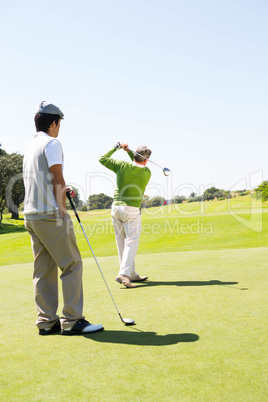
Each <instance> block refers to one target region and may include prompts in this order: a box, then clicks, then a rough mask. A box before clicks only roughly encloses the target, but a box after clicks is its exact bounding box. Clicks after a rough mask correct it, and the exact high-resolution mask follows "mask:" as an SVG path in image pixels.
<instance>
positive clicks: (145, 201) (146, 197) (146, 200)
mask: <svg viewBox="0 0 268 402" xmlns="http://www.w3.org/2000/svg"><path fill="white" fill-rule="evenodd" d="M149 201H150V197H149V195H144V196H143V199H142V202H141V207H142V208H148V203H149Z"/></svg>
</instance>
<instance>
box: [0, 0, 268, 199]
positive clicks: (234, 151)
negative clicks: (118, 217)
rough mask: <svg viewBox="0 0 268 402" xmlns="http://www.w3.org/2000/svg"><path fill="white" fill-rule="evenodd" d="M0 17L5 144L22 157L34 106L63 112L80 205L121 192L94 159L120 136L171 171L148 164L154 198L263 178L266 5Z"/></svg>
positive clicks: (108, 7) (131, 1)
mask: <svg viewBox="0 0 268 402" xmlns="http://www.w3.org/2000/svg"><path fill="white" fill-rule="evenodd" d="M0 17H1V23H0V54H1V64H0V71H1V74H0V88H1V89H0V123H1V131H0V143H2V147H3V149H5V150H6V151H8V152H10V153H11V152H19V153H21V154H24V152H25V149H26V146H27V144H28V143H29V142H30V141H31V139H32V137H33V135H34V132H35V127H34V123H33V117H34V113H35V107H36V104H37V103H38V102H40V101H42V100H47V101H51V102H53V103H55V104H56V105H58V106H59V107H60V108H61V109H62V111H63V112H64V114H65V119H64V121H63V122H62V124H61V131H60V136H59V139H60V141H61V142H62V145H63V149H64V156H65V168H64V169H65V170H64V172H65V179H66V182H68V183H72V184H73V185H75V186H77V187H79V190H80V194H81V198H82V199H86V198H87V197H88V196H89V195H90V194H94V193H100V192H103V193H106V194H108V195H112V194H113V188H114V175H113V173H112V172H111V173H110V172H109V171H108V170H107V169H105V168H104V167H103V166H101V165H100V164H99V162H98V159H99V157H100V156H101V155H102V154H103V153H104V152H106V151H108V150H109V149H110V148H111V147H112V146H113V145H114V144H115V143H116V142H117V141H118V140H119V141H123V142H127V143H128V144H129V146H130V148H134V149H136V147H137V146H138V145H141V144H145V145H147V146H149V147H150V148H151V149H152V150H153V153H152V157H151V158H152V160H153V161H155V162H156V163H158V164H160V165H162V166H165V167H169V168H170V169H171V170H172V175H171V176H170V177H168V178H166V177H165V176H164V175H163V174H162V172H161V170H160V169H159V168H157V167H156V166H154V165H152V164H150V167H151V171H152V179H151V185H150V186H149V187H148V190H147V191H146V194H148V195H150V196H153V195H161V196H163V197H164V198H169V197H171V196H175V195H181V194H184V195H189V194H190V192H192V191H194V192H196V193H202V192H203V190H204V189H205V188H207V187H210V186H212V185H214V186H215V187H218V188H224V189H226V190H227V189H243V188H250V187H252V186H254V185H255V184H259V183H258V182H261V181H262V179H267V173H268V171H267V156H266V155H267V134H268V121H267V115H268V114H267V111H268V97H267V95H268V23H267V18H268V1H267V0H254V1H252V0H222V1H220V0H218V1H215V0H202V1H200V0H187V1H186V0H79V1H76V2H75V1H69V0H47V1H45V2H37V1H36V0H35V1H32V0H24V1H21V0H12V1H11V2H6V1H4V0H1V1H0ZM115 157H116V158H122V159H125V157H126V155H125V153H124V152H123V151H122V150H121V151H118V152H117V154H116V155H115ZM256 172H257V173H256ZM250 178H253V180H252V181H250Z"/></svg>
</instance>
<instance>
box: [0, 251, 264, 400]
mask: <svg viewBox="0 0 268 402" xmlns="http://www.w3.org/2000/svg"><path fill="white" fill-rule="evenodd" d="M267 259H268V248H264V247H263V248H248V249H226V250H209V251H208V250H205V251H194V252H192V251H184V252H168V253H165V252H162V253H160V254H157V253H153V254H140V255H138V256H137V259H136V263H137V271H138V272H139V273H140V274H146V275H148V276H149V281H148V282H145V283H141V284H139V285H138V287H137V288H136V289H126V288H124V287H123V286H122V285H120V284H118V283H117V282H115V281H114V278H115V275H116V273H117V270H118V261H117V257H116V256H111V257H99V258H98V260H99V263H100V266H101V267H102V270H103V273H104V275H105V278H106V280H107V282H108V284H109V286H110V288H111V291H112V294H113V296H114V298H115V300H116V303H117V304H118V307H119V310H120V312H121V314H122V317H123V318H132V319H134V320H135V321H136V325H135V326H133V327H126V326H124V325H123V323H122V322H121V321H120V319H119V316H118V314H117V312H116V309H115V307H114V305H113V303H112V300H111V299H110V295H109V293H108V291H107V289H106V287H105V284H104V282H103V280H102V277H101V275H100V273H99V271H98V268H97V266H96V264H95V261H94V260H93V258H90V259H86V260H84V293H85V315H86V318H87V319H89V320H90V321H91V322H93V323H102V324H103V325H104V327H105V331H103V332H101V333H96V334H92V335H87V336H74V337H63V336H61V335H52V336H48V337H41V336H39V335H38V331H37V329H36V328H35V324H34V322H35V319H36V311H35V306H34V301H33V290H32V264H21V265H18V264H16V265H8V266H1V267H0V275H1V285H2V286H1V290H0V291H1V295H0V297H1V313H2V314H1V316H2V320H1V332H0V344H1V355H0V367H1V368H0V372H1V381H0V394H1V399H2V400H5V401H14V400H23V401H45V400H60V401H61V400H62V401H66V400H74V401H88V400H90V401H91V400H92V401H149V400H151V401H163V400H170V401H229V400H231V401H264V400H266V399H267V396H268V394H267V387H266V382H265V379H266V375H267V371H266V370H267ZM60 300H62V299H61V297H60ZM61 308H62V301H60V306H59V311H60V310H61Z"/></svg>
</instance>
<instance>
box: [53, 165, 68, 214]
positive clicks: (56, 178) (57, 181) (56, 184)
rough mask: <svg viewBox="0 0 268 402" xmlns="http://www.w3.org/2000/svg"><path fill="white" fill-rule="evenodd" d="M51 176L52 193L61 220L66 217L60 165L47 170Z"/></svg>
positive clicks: (63, 181)
mask: <svg viewBox="0 0 268 402" xmlns="http://www.w3.org/2000/svg"><path fill="white" fill-rule="evenodd" d="M49 170H50V173H51V175H52V184H53V191H54V195H55V198H56V201H57V204H58V206H59V209H60V214H61V217H62V219H64V217H65V215H66V185H65V180H64V178H63V174H62V165H53V166H50V168H49Z"/></svg>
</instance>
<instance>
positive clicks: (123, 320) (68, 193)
mask: <svg viewBox="0 0 268 402" xmlns="http://www.w3.org/2000/svg"><path fill="white" fill-rule="evenodd" d="M66 195H67V198H68V200H69V201H70V204H71V207H72V209H73V211H74V213H75V216H76V219H77V220H78V222H79V224H80V226H81V229H82V231H83V233H84V236H85V238H86V241H87V244H88V245H89V247H90V250H91V253H92V255H93V257H94V259H95V261H96V264H97V266H98V268H99V271H100V273H101V276H102V278H103V280H104V282H105V285H106V287H107V289H108V291H109V293H110V296H111V298H112V301H113V303H114V305H115V308H116V310H117V312H118V314H119V317H120V319H121V321H122V322H123V323H124V324H125V325H134V324H135V321H134V320H132V319H131V318H122V316H121V314H120V312H119V310H118V307H117V305H116V303H115V301H114V298H113V296H112V293H111V291H110V289H109V286H108V284H107V282H106V280H105V278H104V275H103V273H102V270H101V268H100V266H99V263H98V261H97V258H96V256H95V254H94V251H93V249H92V247H91V244H90V243H89V240H88V238H87V235H86V232H85V231H84V228H83V225H82V223H81V221H80V218H79V216H78V213H77V211H76V208H75V205H74V203H73V200H72V198H71V192H70V189H66Z"/></svg>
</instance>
